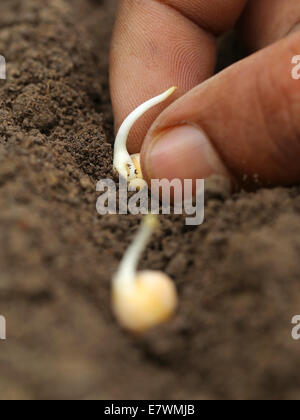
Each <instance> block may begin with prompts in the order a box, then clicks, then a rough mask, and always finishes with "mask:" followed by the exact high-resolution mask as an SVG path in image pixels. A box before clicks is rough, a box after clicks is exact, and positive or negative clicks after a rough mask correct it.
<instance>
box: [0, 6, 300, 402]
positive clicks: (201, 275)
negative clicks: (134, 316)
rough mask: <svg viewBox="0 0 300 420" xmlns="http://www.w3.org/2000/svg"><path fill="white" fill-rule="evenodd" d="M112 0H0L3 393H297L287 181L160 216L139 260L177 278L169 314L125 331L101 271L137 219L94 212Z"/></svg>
mask: <svg viewBox="0 0 300 420" xmlns="http://www.w3.org/2000/svg"><path fill="white" fill-rule="evenodd" d="M114 10H115V1H112V0H105V1H104V0H103V1H96V0H93V1H92V0H47V1H46V0H27V1H26V2H25V1H21V0H2V1H1V3H0V54H2V55H4V56H5V57H6V60H7V80H6V81H1V82H0V245H1V251H0V314H2V315H5V317H6V319H7V335H8V339H7V340H6V341H1V342H0V365H1V375H0V398H1V399H90V398H96V399H229V398H230V399H254V398H255V399H263V398H264V399H276V398H280V399H294V398H296V399H298V398H299V396H300V375H299V374H298V372H299V370H300V358H299V350H300V342H297V341H293V340H292V338H291V328H292V326H291V319H292V317H293V316H294V315H296V314H299V313H300V262H299V252H300V188H299V187H297V186H295V187H293V188H277V189H273V190H260V191H258V192H256V193H246V192H241V193H240V194H237V195H235V196H229V195H228V194H227V193H226V190H225V189H224V188H222V186H219V185H218V184H217V183H216V182H214V181H210V182H209V183H207V195H206V212H205V213H206V216H205V217H206V220H205V223H204V224H203V225H202V226H200V227H197V228H195V227H193V228H191V227H186V226H185V224H184V218H183V217H181V216H176V217H175V216H173V217H164V218H163V219H162V227H161V232H160V234H159V235H157V236H156V238H155V240H153V241H152V244H151V246H150V247H149V249H148V250H147V252H146V253H145V256H144V258H143V261H142V264H141V267H142V268H153V269H161V270H163V271H165V272H167V273H168V274H169V275H170V276H172V278H173V279H174V281H175V282H176V284H177V287H178V290H179V295H180V308H179V310H178V313H177V315H176V316H175V317H174V319H173V320H171V321H170V322H169V323H168V324H166V325H164V326H162V327H160V328H157V329H156V330H153V331H151V332H150V333H147V334H146V335H144V336H132V335H130V334H128V333H126V332H124V331H123V330H122V329H120V327H119V326H118V325H117V323H116V322H115V320H114V318H113V316H112V313H111V307H110V283H111V277H112V274H113V273H114V272H115V270H116V268H117V266H118V263H119V261H120V258H121V256H122V255H123V253H124V251H125V249H126V248H127V247H128V244H129V243H130V241H131V238H132V236H133V235H134V233H135V232H136V229H137V227H138V225H139V219H137V218H134V217H131V216H130V217H129V216H104V217H100V216H99V215H97V213H96V210H95V203H96V199H97V193H96V191H95V184H96V182H97V181H98V180H100V179H102V178H107V177H111V176H112V173H111V164H112V146H111V145H112V142H113V128H112V127H113V117H112V112H111V106H110V100H109V91H108V79H107V68H108V58H107V57H108V47H109V38H110V31H111V27H112V22H113V12H114Z"/></svg>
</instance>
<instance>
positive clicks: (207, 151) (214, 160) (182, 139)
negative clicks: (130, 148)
mask: <svg viewBox="0 0 300 420" xmlns="http://www.w3.org/2000/svg"><path fill="white" fill-rule="evenodd" d="M144 161H145V169H146V171H147V175H148V176H149V178H151V179H163V178H166V179H169V180H172V179H176V178H179V179H181V180H185V179H205V178H208V177H210V176H212V175H223V176H226V177H228V178H230V175H229V173H228V171H227V169H226V167H225V166H224V164H223V163H222V161H221V159H220V157H219V156H218V154H217V152H216V150H215V149H214V147H213V146H212V144H211V142H210V140H209V139H208V137H207V136H206V134H205V133H204V131H203V130H201V129H200V128H198V127H196V126H194V125H189V124H186V125H182V126H178V127H175V128H172V129H168V130H166V131H164V132H162V133H161V134H160V135H159V136H158V137H157V138H155V139H154V140H153V144H152V145H150V147H149V149H148V151H147V153H146V156H145V160H144Z"/></svg>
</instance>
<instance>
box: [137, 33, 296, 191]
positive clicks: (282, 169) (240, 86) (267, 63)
mask: <svg viewBox="0 0 300 420" xmlns="http://www.w3.org/2000/svg"><path fill="white" fill-rule="evenodd" d="M299 41H300V35H299V33H296V34H293V35H290V36H289V37H288V38H285V39H284V40H281V41H280V42H278V43H276V44H274V45H272V46H271V47H269V48H267V49H264V50H262V51H260V52H258V53H256V54H255V55H252V56H251V57H249V58H247V59H245V60H243V61H241V62H239V63H237V64H235V65H234V66H232V67H230V68H228V69H226V70H225V71H223V72H222V73H220V74H218V75H217V76H215V77H213V78H211V79H210V80H208V81H206V82H204V83H202V84H201V85H199V86H198V87H196V88H194V89H193V90H191V91H190V92H188V93H187V94H186V95H184V96H183V97H182V98H180V99H179V100H177V101H176V102H174V103H173V104H172V105H171V106H169V107H168V108H167V109H166V110H165V111H164V112H163V113H162V114H161V115H160V116H159V117H158V119H157V120H156V121H155V122H154V124H153V126H152V127H151V129H150V131H149V132H148V134H147V136H146V139H145V142H144V145H143V149H142V169H143V173H144V176H145V178H146V179H147V180H148V181H150V180H151V179H162V178H167V179H169V180H172V179H175V178H179V179H181V180H184V179H202V178H208V177H209V176H211V175H214V174H221V175H225V176H227V177H229V178H230V179H231V180H233V181H234V182H236V181H237V182H238V183H239V184H241V185H243V186H244V187H246V188H252V187H253V185H255V184H256V185H257V183H259V185H261V186H273V185H278V184H280V185H289V184H293V183H296V182H299V181H300V165H299V158H300V117H299V115H300V80H295V79H296V78H293V77H292V74H293V73H292V70H293V67H295V64H292V59H293V57H294V56H296V55H299V47H298V45H299ZM294 70H295V69H294ZM294 73H295V71H294Z"/></svg>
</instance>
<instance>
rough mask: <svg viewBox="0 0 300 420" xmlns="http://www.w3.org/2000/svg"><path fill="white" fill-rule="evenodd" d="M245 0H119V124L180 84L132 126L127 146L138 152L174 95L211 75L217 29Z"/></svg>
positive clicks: (115, 87)
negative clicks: (167, 99)
mask: <svg viewBox="0 0 300 420" xmlns="http://www.w3.org/2000/svg"><path fill="white" fill-rule="evenodd" d="M246 1H247V0H226V1H225V2H224V0H210V1H207V0H120V3H119V10H118V14H117V19H116V24H115V31H114V35H113V39H112V47H111V63H110V86H111V98H112V104H113V110H114V116H115V127H116V130H117V129H118V128H119V127H120V125H121V123H122V121H123V120H124V119H125V118H126V116H127V115H128V114H129V113H130V112H131V111H132V110H133V109H135V108H136V107H137V106H138V105H140V104H141V103H143V102H144V101H145V100H147V99H149V98H151V97H154V96H156V95H157V94H159V93H161V92H162V91H164V90H166V89H167V88H168V87H170V86H173V85H177V86H178V87H179V89H178V91H177V93H176V95H174V96H173V97H172V98H171V99H170V100H169V102H166V103H164V104H162V105H161V106H159V107H157V108H155V109H153V110H151V111H150V112H149V113H147V115H145V117H143V118H142V119H141V120H140V121H139V122H138V123H137V124H136V125H135V127H134V128H133V130H132V132H131V134H130V137H129V140H128V149H129V151H130V152H131V153H136V152H139V151H140V149H141V145H142V142H143V140H144V138H145V136H146V133H147V131H148V129H149V128H150V126H151V124H152V122H153V121H154V120H155V118H156V117H157V116H158V115H159V113H160V112H161V111H162V110H163V109H164V108H165V107H166V106H167V105H168V104H170V102H171V101H172V100H175V99H177V98H178V97H179V96H182V95H183V94H184V93H186V92H187V91H189V90H190V89H192V88H193V87H195V86H196V85H198V84H199V83H201V82H203V81H204V80H206V79H207V78H209V77H210V76H211V75H212V74H213V71H214V67H215V60H216V43H215V35H217V34H220V33H222V32H225V31H226V30H228V29H229V28H231V27H232V26H233V25H234V24H235V22H236V21H237V19H238V17H239V16H240V14H241V12H242V10H243V8H244V6H245V4H246Z"/></svg>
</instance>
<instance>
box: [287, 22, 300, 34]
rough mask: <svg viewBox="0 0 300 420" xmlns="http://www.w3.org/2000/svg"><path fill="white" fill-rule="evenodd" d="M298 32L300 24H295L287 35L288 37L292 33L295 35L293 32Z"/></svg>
mask: <svg viewBox="0 0 300 420" xmlns="http://www.w3.org/2000/svg"><path fill="white" fill-rule="evenodd" d="M298 31H300V23H297V24H296V25H295V26H294V27H293V28H292V29H291V30H290V31H289V33H288V35H291V34H293V33H295V32H298Z"/></svg>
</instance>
